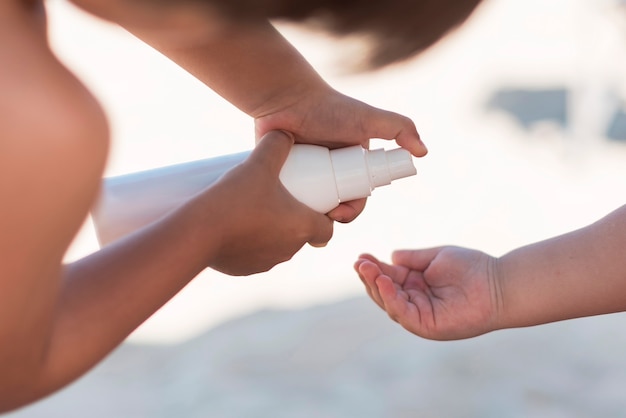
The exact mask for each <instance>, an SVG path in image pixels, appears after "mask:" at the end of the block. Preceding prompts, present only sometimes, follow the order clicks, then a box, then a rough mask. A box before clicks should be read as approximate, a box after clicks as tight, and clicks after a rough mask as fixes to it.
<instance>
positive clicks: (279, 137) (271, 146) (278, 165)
mask: <svg viewBox="0 0 626 418" xmlns="http://www.w3.org/2000/svg"><path fill="white" fill-rule="evenodd" d="M293 143H294V138H293V136H292V135H291V134H290V133H288V132H286V131H270V132H268V133H266V134H265V135H263V138H261V140H260V141H259V143H258V144H257V146H256V147H255V148H254V150H253V151H252V155H251V158H252V159H254V160H256V161H258V162H259V163H261V164H263V165H265V166H267V168H268V169H269V170H270V173H271V174H272V175H275V176H276V177H278V175H279V174H280V170H281V169H282V168H283V165H284V164H285V160H286V159H287V156H288V155H289V151H291V147H292V145H293Z"/></svg>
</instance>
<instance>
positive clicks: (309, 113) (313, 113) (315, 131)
mask: <svg viewBox="0 0 626 418" xmlns="http://www.w3.org/2000/svg"><path fill="white" fill-rule="evenodd" d="M292 96H293V97H291V96H289V95H288V97H281V98H280V100H279V103H273V104H267V109H264V110H262V111H261V112H259V113H258V114H257V115H255V130H256V137H257V138H260V137H262V136H263V135H265V133H267V132H268V131H271V130H274V129H282V130H285V131H288V132H291V133H293V135H294V137H295V141H296V143H305V144H315V145H323V146H326V147H328V148H331V149H333V148H340V147H345V146H350V145H357V144H360V145H362V146H363V147H364V148H368V147H369V140H370V139H371V138H380V139H389V140H395V141H396V143H397V144H398V145H399V146H401V147H403V148H405V149H407V150H408V151H410V152H411V154H413V155H414V156H416V157H422V156H424V155H426V153H427V149H426V146H425V145H424V144H423V143H422V141H421V140H420V136H419V134H418V133H417V129H416V128H415V124H414V123H413V121H412V120H411V119H409V118H408V117H405V116H402V115H399V114H397V113H394V112H389V111H385V110H381V109H377V108H375V107H372V106H369V105H367V104H365V103H363V102H360V101H358V100H355V99H353V98H350V97H348V96H345V95H343V94H341V93H339V92H337V91H336V90H334V89H332V88H330V87H329V86H327V85H324V86H323V87H320V85H315V88H311V89H306V88H304V89H303V91H299V92H296V93H293V94H292ZM364 207H365V199H359V200H355V201H352V202H346V203H343V204H341V205H339V207H337V208H336V209H334V210H332V211H331V212H330V213H329V214H328V215H329V216H330V217H331V218H332V219H334V220H336V221H339V222H351V221H352V220H354V219H355V218H356V217H357V216H358V215H359V214H360V213H361V212H362V211H363V209H364Z"/></svg>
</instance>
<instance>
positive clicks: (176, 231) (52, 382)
mask: <svg viewBox="0 0 626 418" xmlns="http://www.w3.org/2000/svg"><path fill="white" fill-rule="evenodd" d="M194 220H195V221H197V220H198V216H193V215H191V216H190V215H189V214H185V213H184V212H181V213H179V214H177V215H176V216H175V217H170V218H169V219H168V220H166V221H164V222H161V223H160V224H155V225H154V226H153V227H148V228H146V229H145V230H144V231H141V232H140V233H138V234H136V235H134V236H131V237H129V238H128V239H126V240H122V241H120V242H119V243H117V244H112V245H111V246H109V247H105V248H104V249H103V250H101V251H98V252H96V253H94V254H92V255H90V256H88V257H86V258H84V259H81V260H79V261H77V262H74V263H72V264H70V265H68V266H66V268H65V271H64V274H63V281H62V285H61V289H60V292H59V299H58V304H57V308H56V310H55V316H54V321H53V324H54V325H53V328H52V330H51V332H50V335H51V337H50V341H49V343H48V347H47V350H46V352H45V361H44V362H43V363H42V368H41V372H40V374H39V376H38V378H36V379H33V381H32V382H31V384H32V385H31V388H30V390H31V393H26V392H24V393H22V395H24V396H25V397H27V398H25V399H24V401H25V402H28V401H29V400H32V399H37V398H39V397H41V396H42V395H45V394H47V393H50V392H52V391H55V390H57V389H59V388H60V387H62V386H64V385H66V384H67V383H69V382H71V381H73V380H74V379H76V378H77V377H79V376H81V375H82V374H84V373H85V372H86V371H87V370H89V369H90V368H91V367H92V366H94V365H95V364H96V363H98V362H99V361H100V360H102V358H104V357H105V356H106V355H108V354H109V353H110V352H111V351H112V350H113V349H114V348H115V347H117V346H118V345H119V344H120V343H121V342H122V341H123V340H124V339H125V338H126V337H127V336H128V335H129V334H130V333H131V332H132V331H133V330H135V329H136V328H137V327H138V326H139V325H140V324H141V323H142V322H144V321H145V320H146V319H147V318H149V317H150V316H151V315H152V314H153V313H154V312H156V311H157V310H158V309H159V308H160V307H161V306H162V305H163V304H165V303H166V302H167V301H168V300H169V299H170V298H172V297H173V296H174V295H175V294H176V293H177V292H178V291H179V290H181V289H182V288H183V287H184V286H185V285H186V284H187V283H188V282H189V281H190V280H191V279H192V278H193V277H195V276H196V275H197V274H198V273H199V272H200V271H202V269H203V268H204V267H203V266H205V265H206V263H207V254H209V253H210V248H211V241H212V237H209V236H204V235H203V233H202V231H203V229H201V228H199V227H198V225H196V224H195V222H194ZM207 227H208V228H210V225H207ZM204 230H205V231H206V229H204ZM216 230H217V229H216ZM205 235H206V234H205ZM208 258H210V255H209V256H208Z"/></svg>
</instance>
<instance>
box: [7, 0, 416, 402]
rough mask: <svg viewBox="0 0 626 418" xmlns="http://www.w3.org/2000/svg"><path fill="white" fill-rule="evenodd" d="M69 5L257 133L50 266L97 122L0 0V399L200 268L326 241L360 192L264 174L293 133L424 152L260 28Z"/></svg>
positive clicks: (246, 266)
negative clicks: (304, 187) (100, 244)
mask: <svg viewBox="0 0 626 418" xmlns="http://www.w3.org/2000/svg"><path fill="white" fill-rule="evenodd" d="M75 3H76V4H77V5H79V6H81V7H83V8H84V9H85V10H88V11H91V12H92V13H94V14H96V15H98V16H100V17H103V18H105V19H109V20H111V21H113V22H116V23H119V24H120V25H123V26H124V27H126V28H127V29H128V30H130V31H131V32H133V33H136V34H137V36H139V37H140V38H142V39H144V40H146V42H148V43H150V44H151V45H154V46H155V47H156V48H158V49H159V50H160V51H162V52H163V53H164V54H166V55H168V56H171V57H172V59H173V60H174V61H176V62H178V63H179V64H180V65H181V66H183V67H184V68H186V69H188V70H189V71H190V72H191V73H192V74H194V75H196V76H197V77H198V78H199V79H201V80H202V81H204V82H205V83H206V84H207V86H208V87H210V88H212V89H215V90H216V91H217V92H219V93H220V94H222V95H223V96H224V97H225V98H226V99H227V100H229V101H231V102H232V103H233V104H235V105H236V106H238V107H239V108H240V109H242V111H244V112H246V113H248V114H249V115H250V116H251V117H252V118H254V120H255V122H256V132H255V135H256V137H257V139H258V140H259V143H258V145H257V147H256V148H255V151H254V152H253V153H252V155H251V157H250V158H249V159H248V160H246V162H244V163H243V164H241V165H239V166H237V167H236V168H235V169H233V170H232V171H231V172H229V173H228V175H226V176H224V177H223V178H222V179H221V180H220V181H219V182H217V183H215V184H214V185H212V186H211V187H210V188H208V189H206V190H205V191H204V192H202V193H200V194H199V195H198V196H197V197H195V198H194V199H192V200H190V201H189V202H188V203H187V204H185V205H183V206H182V207H181V208H179V209H178V210H176V211H173V212H171V213H170V214H169V215H168V216H166V217H164V218H163V219H161V220H160V221H158V222H155V223H153V224H151V225H150V226H148V227H146V228H144V229H141V230H139V231H137V232H136V233H134V234H131V235H129V236H128V237H125V238H123V239H121V240H119V241H117V242H116V243H114V244H111V245H109V246H107V247H105V248H104V249H102V250H100V251H97V252H95V253H94V254H92V255H90V256H87V257H85V258H83V259H81V260H78V261H76V262H73V263H70V264H64V263H63V257H64V254H65V252H66V251H67V248H68V247H69V245H70V243H71V242H72V240H73V238H74V237H75V235H76V234H77V232H78V230H79V228H80V227H81V225H82V224H83V222H84V220H85V218H86V216H88V213H89V209H90V207H91V206H92V204H93V202H94V199H95V197H96V195H97V192H98V188H99V184H100V180H101V177H102V174H103V170H104V166H105V163H106V157H107V153H108V147H109V130H108V122H107V119H106V115H104V114H103V111H102V109H101V108H100V106H99V104H98V102H97V100H96V99H95V98H94V97H93V96H92V95H91V93H90V92H89V91H87V89H85V87H84V86H83V85H82V84H81V83H80V82H79V81H78V80H77V79H76V78H75V77H74V76H73V75H72V73H71V72H70V71H69V70H68V69H66V68H65V67H64V66H63V65H62V64H61V63H60V62H59V61H58V60H57V58H56V57H55V56H54V55H53V54H52V52H51V51H50V49H49V47H48V44H47V39H46V27H45V14H44V13H43V6H42V4H41V3H39V2H37V1H25V0H24V1H22V0H7V1H3V2H0V62H1V63H2V65H0V91H2V94H1V95H0V132H2V136H1V137H0V195H1V196H2V202H3V207H2V216H0V230H1V231H2V234H0V252H1V253H2V255H3V257H2V263H0V341H1V342H2V344H0V370H2V373H0V411H8V410H11V409H14V408H17V407H20V406H22V405H25V404H27V403H29V402H32V401H35V400H37V399H40V398H41V397H43V396H46V395H48V394H50V393H52V392H54V391H55V390H58V389H59V388H61V387H63V386H64V385H66V384H68V383H70V382H72V381H73V380H75V379H76V378H78V377H79V376H81V375H82V374H84V373H85V372H86V371H88V370H89V369H90V368H91V367H93V366H94V365H95V364H97V363H98V362H99V361H100V360H101V359H102V358H103V357H105V356H106V355H107V354H108V353H110V352H111V350H113V349H114V348H115V347H116V346H117V345H119V344H120V343H121V342H122V341H123V340H124V339H125V338H126V337H127V336H128V335H129V334H130V333H131V332H132V331H133V330H134V329H136V328H137V326H139V325H140V324H141V323H142V322H143V321H145V320H146V319H147V318H149V317H150V316H151V315H152V314H153V313H154V312H155V311H156V310H157V309H159V308H160V307H161V306H162V305H163V304H164V303H166V302H167V301H168V300H169V299H170V298H171V297H173V296H174V295H175V294H176V293H177V292H178V291H180V289H182V288H183V287H184V286H185V285H186V284H187V283H189V281H190V280H192V279H193V278H194V277H195V276H196V275H197V274H198V273H200V272H201V271H202V270H203V269H205V268H213V269H216V270H219V271H222V272H224V273H227V274H232V275H248V274H253V273H258V272H262V271H266V270H268V269H270V268H272V267H273V266H274V265H276V264H278V263H281V262H284V261H286V260H288V259H290V258H291V257H292V256H293V254H294V253H295V252H297V251H298V250H299V249H300V248H301V247H302V246H303V245H305V244H306V243H309V244H311V245H314V246H322V245H325V243H326V242H328V240H330V238H331V236H332V230H333V221H332V220H333V219H335V220H340V221H344V222H349V221H350V220H352V219H354V218H355V217H356V216H357V215H358V214H359V213H360V211H361V210H362V209H363V205H364V201H360V202H352V203H351V204H346V205H341V206H340V207H338V208H337V209H335V210H334V211H332V212H331V213H329V214H328V216H326V215H321V214H318V213H315V212H313V211H311V210H310V209H308V208H306V207H305V206H304V205H302V204H300V203H299V202H297V201H296V200H295V199H293V198H292V197H291V195H289V193H288V192H287V191H286V190H285V188H284V187H283V186H282V184H281V183H280V181H279V180H278V173H279V171H280V167H281V166H282V163H283V162H284V160H285V158H286V156H287V154H288V152H289V150H290V148H291V145H292V144H293V142H294V141H297V142H310V143H319V144H324V145H328V146H333V147H336V146H342V145H348V144H363V145H366V144H367V140H368V138H371V137H384V138H389V139H392V138H395V139H396V140H397V141H398V143H400V144H401V145H403V146H405V147H406V148H408V149H410V150H411V151H412V152H413V154H414V155H417V156H419V155H424V154H425V153H426V149H425V148H424V146H423V144H421V142H420V141H419V136H418V135H417V131H416V130H415V126H414V125H413V123H412V122H411V121H410V120H409V119H407V118H405V117H403V116H400V115H397V114H395V113H391V112H386V111H382V110H379V109H375V108H373V107H370V106H368V105H365V104H363V103H361V102H358V101H356V100H354V99H351V98H348V97H346V96H343V95H342V94H340V93H338V92H336V91H335V90H333V89H332V88H330V87H329V86H328V85H326V83H324V81H323V80H322V79H321V78H320V77H319V75H318V74H317V73H315V71H313V69H312V68H311V67H310V66H309V65H308V64H307V63H306V61H305V60H304V59H303V58H302V57H301V56H300V55H299V54H298V52H297V51H296V50H295V49H293V47H291V46H290V45H289V44H288V43H287V41H285V40H284V39H283V38H282V37H281V36H280V35H279V34H278V32H276V31H275V30H274V29H273V28H272V27H271V25H269V24H266V23H260V24H259V25H257V26H254V27H245V26H240V25H238V24H237V23H236V22H225V21H223V20H220V19H219V17H217V16H216V15H215V14H213V13H211V11H210V10H207V9H202V10H197V9H192V8H182V7H177V6H175V4H176V3H175V2H173V3H172V5H171V6H169V7H164V8H160V7H152V6H153V5H152V4H150V3H146V2H140V1H135V0H133V1H122V0H106V1H105V0H99V1H97V0H84V1H76V2H75ZM233 34H236V36H232V35H233ZM242 80H243V81H242ZM287 132H289V133H287ZM251 136H253V135H251Z"/></svg>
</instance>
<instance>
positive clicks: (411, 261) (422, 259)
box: [391, 247, 441, 271]
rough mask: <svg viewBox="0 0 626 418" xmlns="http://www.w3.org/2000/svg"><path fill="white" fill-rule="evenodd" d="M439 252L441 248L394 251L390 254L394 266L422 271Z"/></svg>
mask: <svg viewBox="0 0 626 418" xmlns="http://www.w3.org/2000/svg"><path fill="white" fill-rule="evenodd" d="M440 251H441V247H434V248H426V249H422V250H396V251H394V252H393V253H392V254H391V260H392V262H393V263H394V264H397V265H400V266H405V267H408V268H410V269H413V270H418V271H424V270H426V269H427V268H428V266H429V265H430V263H431V262H432V260H433V259H434V258H435V257H436V256H437V254H439V252H440Z"/></svg>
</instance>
